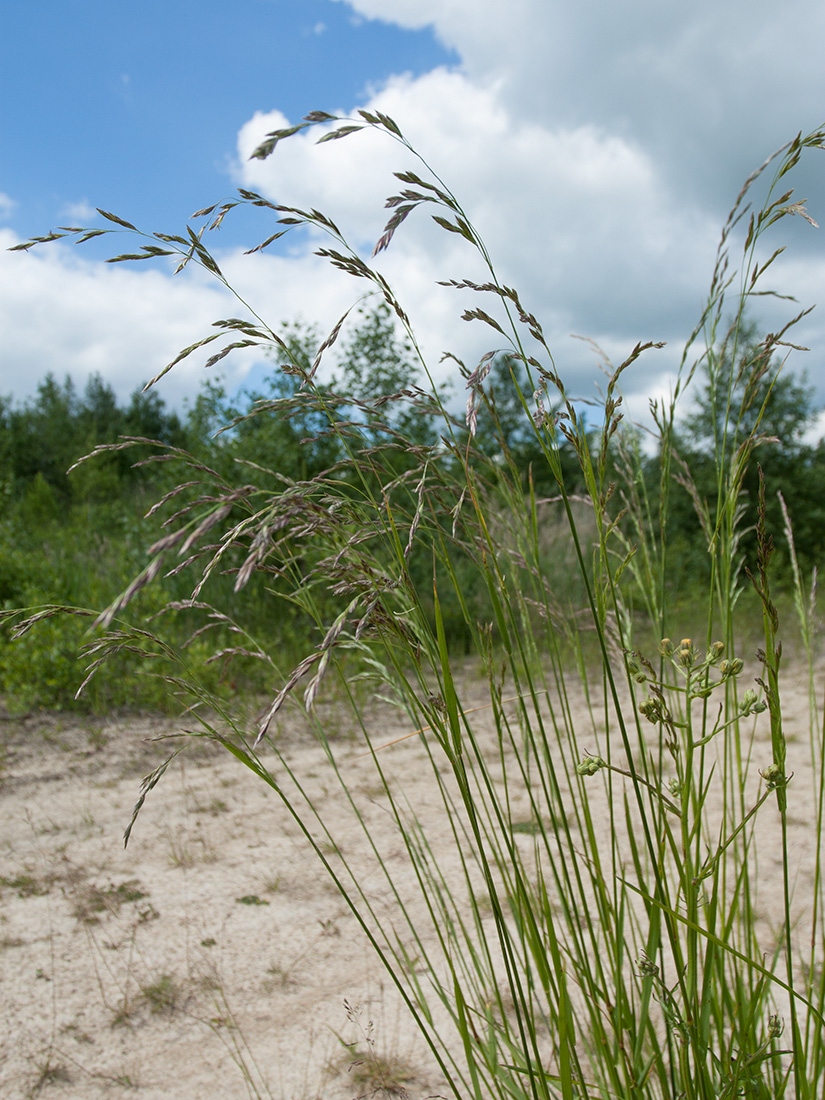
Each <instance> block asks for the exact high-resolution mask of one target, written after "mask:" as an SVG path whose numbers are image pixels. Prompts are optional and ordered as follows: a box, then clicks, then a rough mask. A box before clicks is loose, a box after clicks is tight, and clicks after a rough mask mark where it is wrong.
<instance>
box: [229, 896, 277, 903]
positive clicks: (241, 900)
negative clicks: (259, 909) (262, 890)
mask: <svg viewBox="0 0 825 1100" xmlns="http://www.w3.org/2000/svg"><path fill="white" fill-rule="evenodd" d="M235 901H236V902H237V903H238V905H269V902H268V901H267V900H266V898H259V897H258V895H257V894H244V896H243V897H242V898H235Z"/></svg>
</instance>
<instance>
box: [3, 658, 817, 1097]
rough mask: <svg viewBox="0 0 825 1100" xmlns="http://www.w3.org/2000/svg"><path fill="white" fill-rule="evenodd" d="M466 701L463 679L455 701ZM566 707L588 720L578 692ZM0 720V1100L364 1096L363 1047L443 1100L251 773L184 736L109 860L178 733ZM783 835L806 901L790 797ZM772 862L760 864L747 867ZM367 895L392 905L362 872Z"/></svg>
mask: <svg viewBox="0 0 825 1100" xmlns="http://www.w3.org/2000/svg"><path fill="white" fill-rule="evenodd" d="M790 685H791V686H790V690H787V691H786V695H785V698H786V699H787V700H789V701H791V702H793V701H796V703H797V704H798V705H796V706H790V708H789V710H788V712H787V714H786V722H787V726H788V734H789V737H790V738H791V739H792V744H793V740H794V739H796V740H797V741H798V742H799V743H800V746H801V748H800V751H802V749H803V748H804V741H806V740H807V732H806V731H807V715H806V709H805V704H806V688H805V683H804V681H803V679H802V678H801V675H800V677H799V678H798V679H797V680H796V681H793V680H792V681H790ZM484 701H485V695H484V685H483V684H482V683H481V681H480V680H478V679H475V680H471V681H470V682H469V684H468V687H467V691H466V694H465V705H469V706H471V705H473V704H474V703H482V702H484ZM571 705H572V707H573V711H574V714H576V713H579V714H580V715H581V716H582V720H584V716H585V715H586V709H585V707H584V699H583V697H582V698H577V697H574V698H573V700H572V703H571ZM576 708H578V710H576ZM480 720H481V721H483V714H482V716H481V717H480ZM325 721H326V725H327V728H328V729H329V731H330V732H331V733H334V734H335V735H336V745H337V749H336V755H337V758H338V760H339V763H340V766H341V767H342V768H343V769H347V777H348V781H349V782H350V784H351V785H352V787H353V789H355V790H358V791H359V792H360V793H361V795H362V796H363V798H364V800H365V805H367V806H368V807H371V810H370V812H373V814H374V816H373V818H372V819H371V827H373V828H376V829H381V828H383V829H384V830H385V832H386V833H387V838H388V839H387V845H388V847H387V849H386V851H387V853H388V858H389V859H390V860H392V859H397V861H398V868H399V875H402V876H403V875H404V874H406V873H408V871H407V870H406V868H405V867H404V866H403V860H404V853H403V850H402V848H401V845H400V843H398V844H396V847H397V849H398V850H397V851H395V850H394V849H393V844H394V843H396V842H395V841H394V840H393V829H394V825H393V823H392V819H391V817H390V815H389V814H388V813H387V812H386V808H385V807H383V806H382V804H381V792H380V788H376V779H375V774H374V771H373V765H372V763H371V761H370V759H369V758H368V757H366V758H365V757H364V755H363V749H364V745H363V740H362V737H361V735H360V734H359V733H358V731H356V730H355V729H354V728H353V726H352V723H351V720H349V719H341V718H336V712H335V710H334V709H330V710H329V712H328V714H327V716H326V719H325ZM369 722H370V725H371V728H373V729H374V730H375V731H378V733H380V736H381V737H382V738H385V739H386V740H392V739H393V737H395V736H400V735H402V734H404V733H406V732H408V731H409V724H408V722H407V720H406V719H405V718H404V717H403V715H400V714H399V713H398V712H397V711H394V710H392V709H391V708H389V707H388V706H387V707H385V706H382V705H380V704H375V705H374V706H373V707H372V708H371V709H370V714H369ZM0 726H2V729H0V736H2V738H3V748H2V753H3V755H2V771H0V775H1V776H2V787H0V798H2V805H3V813H2V819H0V994H1V996H0V1097H3V1098H12V1097H21V1098H23V1097H28V1096H34V1095H39V1094H42V1095H44V1096H48V1097H54V1098H58V1097H63V1096H66V1097H78V1098H90V1100H91V1098H97V1097H104V1096H105V1097H114V1096H130V1097H131V1096H134V1097H137V1098H146V1100H152V1098H155V1097H158V1098H159V1097H169V1098H172V1100H174V1098H181V1100H184V1098H195V1097H198V1098H201V1097H209V1098H221V1100H234V1098H236V1097H237V1098H238V1100H241V1098H244V1097H246V1096H253V1097H272V1098H277V1100H282V1098H283V1100H313V1098H316V1097H321V1096H323V1097H330V1098H337V1097H342V1098H343V1097H356V1096H359V1095H374V1094H376V1084H375V1082H374V1081H373V1082H371V1083H369V1082H368V1083H364V1082H362V1081H360V1080H359V1068H358V1065H357V1062H358V1060H359V1057H361V1058H363V1055H364V1053H365V1052H366V1053H369V1051H370V1050H372V1051H374V1052H375V1053H376V1054H377V1055H378V1056H380V1057H381V1058H382V1059H384V1060H385V1061H386V1062H387V1064H388V1066H389V1067H390V1070H391V1072H392V1074H393V1080H394V1081H395V1082H397V1083H398V1084H399V1085H401V1084H404V1085H405V1086H406V1088H407V1089H408V1091H409V1094H410V1096H411V1097H425V1096H433V1095H438V1094H439V1090H440V1082H439V1079H438V1076H437V1074H434V1073H433V1071H432V1069H431V1067H430V1065H429V1062H428V1056H427V1052H426V1050H425V1049H424V1047H423V1044H422V1043H421V1041H420V1039H419V1038H418V1037H417V1035H416V1033H415V1031H414V1029H413V1028H411V1027H410V1024H409V1022H408V1019H407V1017H406V1015H405V1013H404V1012H403V1011H402V1009H401V1008H399V1007H398V1005H397V1003H396V1000H395V998H394V996H392V995H391V992H390V991H389V990H388V986H387V980H386V977H385V975H384V974H383V972H382V970H381V967H380V966H379V964H378V963H377V962H376V961H375V959H374V958H373V956H372V953H371V950H370V948H369V947H368V946H367V945H366V944H365V942H364V938H363V936H362V934H361V933H360V931H359V929H358V927H357V925H356V922H355V919H354V918H353V916H352V915H351V914H350V913H349V911H348V910H347V907H346V905H345V904H344V903H343V902H342V900H341V899H340V897H339V896H338V894H337V893H336V891H335V889H334V888H333V886H332V884H331V883H330V881H329V879H328V877H327V876H326V875H325V873H324V872H323V870H322V869H321V868H320V867H319V866H318V865H317V863H316V861H315V860H314V857H313V855H312V853H311V852H309V851H308V850H307V846H306V842H305V841H304V839H303V838H302V837H301V835H300V832H299V830H298V828H297V826H296V824H295V822H294V821H293V820H292V819H291V818H290V816H289V814H288V812H287V811H286V809H285V808H284V807H283V805H281V804H280V803H279V801H278V799H277V798H276V797H274V796H273V794H272V792H271V791H269V790H268V789H267V788H266V786H265V785H264V784H263V783H262V782H261V781H260V780H259V779H257V778H256V777H255V776H254V775H252V774H251V773H250V772H249V771H247V770H246V769H245V768H244V767H242V766H241V765H239V764H238V762H237V761H235V760H234V759H233V758H232V757H230V756H229V755H228V754H227V753H226V752H225V751H223V750H222V749H220V748H219V747H216V746H214V745H211V744H209V743H208V742H203V741H199V742H198V743H197V744H196V745H195V746H194V747H193V748H192V749H191V750H189V751H187V752H185V753H183V754H182V755H181V756H180V757H179V758H178V759H177V760H176V761H175V762H174V763H173V764H172V765H171V766H170V768H169V770H168V772H167V774H166V775H165V776H164V777H163V778H162V779H161V781H160V783H159V785H158V786H157V787H156V788H155V789H154V790H153V791H151V792H150V793H149V795H148V797H147V801H146V805H145V807H144V810H143V812H142V814H141V816H140V818H139V820H138V823H137V825H136V827H135V830H134V833H133V837H132V840H131V842H130V844H129V847H128V848H127V849H126V850H125V851H124V848H123V844H122V839H121V838H122V834H123V830H124V827H125V826H126V824H127V822H128V820H129V817H130V814H131V810H132V807H133V805H134V803H135V799H136V797H137V793H138V790H139V785H140V780H141V778H142V777H143V776H144V775H146V774H147V773H149V772H151V771H152V769H153V768H154V767H155V766H156V765H157V763H159V762H160V761H161V760H162V759H163V757H164V756H165V755H167V754H168V748H169V742H168V741H165V742H158V741H156V740H152V739H153V738H157V737H158V736H159V735H162V734H168V733H170V732H173V731H174V729H175V726H174V723H170V722H167V721H161V720H159V719H153V718H147V717H136V718H123V717H121V718H117V719H113V720H111V721H101V720H88V721H85V722H84V721H79V720H78V719H77V718H72V719H63V720H61V719H59V718H56V717H54V716H52V717H47V716H44V717H42V718H41V717H30V718H28V719H25V720H17V721H12V720H9V719H5V720H3V721H2V723H0ZM279 736H280V739H281V741H280V742H279V743H282V744H283V745H284V746H285V751H287V752H288V753H289V756H290V759H291V760H292V761H294V763H295V766H296V767H297V768H298V769H300V771H301V774H303V775H305V776H306V777H307V783H308V785H309V790H310V792H311V794H312V796H313V797H314V798H317V799H318V800H319V802H323V800H324V799H326V798H327V797H328V796H329V789H328V785H327V783H328V780H327V779H326V778H325V776H326V775H327V774H328V764H327V762H326V761H325V759H324V756H323V754H322V753H321V751H320V750H319V748H318V746H317V745H316V744H315V742H314V741H313V740H312V739H311V738H309V737H308V736H307V735H306V731H305V730H302V729H301V728H300V726H299V725H298V724H295V725H294V726H292V725H290V723H289V722H284V723H282V726H281V731H280V734H279ZM173 744H174V743H173ZM391 754H392V755H391V757H390V756H388V757H387V759H388V760H389V759H392V760H393V762H394V763H393V764H392V765H391V767H390V771H392V768H393V767H395V768H397V769H398V773H399V775H401V776H402V777H403V782H404V788H405V793H406V794H407V795H408V796H409V798H410V800H411V802H412V804H413V805H415V806H416V807H417V809H418V810H419V812H423V813H424V814H425V815H426V811H427V807H428V804H429V803H430V802H431V801H432V803H433V805H435V801H434V792H433V782H432V777H431V774H430V772H429V771H428V768H427V765H426V762H425V759H424V754H423V750H422V749H421V747H420V746H419V745H418V743H417V741H415V740H412V741H407V742H405V743H404V744H403V745H402V746H397V747H396V748H394V749H392V750H391ZM791 763H792V761H791ZM792 766H793V765H792ZM329 797H331V796H329ZM800 797H801V796H800ZM335 812H336V811H335V806H334V804H333V803H332V802H331V803H330V813H331V814H332V815H333V819H334V815H335ZM342 820H343V819H342ZM792 826H793V829H794V836H793V846H794V851H795V859H796V860H797V864H798V868H799V874H800V876H801V883H800V897H802V898H803V899H804V895H805V888H806V886H805V884H806V883H807V882H809V881H810V876H811V873H812V859H813V838H812V836H811V817H810V811H809V810H808V809H806V808H805V807H804V806H803V805H802V803H801V802H797V803H795V806H794V815H793V816H792ZM432 829H433V836H434V837H435V838H436V839H437V838H438V837H439V835H441V834H440V833H439V829H441V830H442V831H443V834H444V837H445V838H446V839H445V842H448V837H449V831H448V829H447V827H446V823H444V822H442V823H441V824H440V825H439V821H438V819H437V817H436V819H435V820H434V821H433V822H432ZM528 839H529V838H528ZM361 867H362V868H363V872H362V873H364V874H365V875H366V876H367V881H369V875H370V868H369V863H368V862H363V863H362V864H361ZM778 868H779V863H778V861H777V860H776V859H775V858H771V857H769V859H768V863H767V865H765V864H763V866H762V868H761V869H760V874H762V875H768V876H770V875H776V874H777V871H778ZM769 885H770V883H769ZM375 889H376V902H377V904H379V905H380V904H385V905H386V906H390V905H391V904H392V899H391V898H390V897H386V898H382V896H381V890H382V889H384V890H385V887H383V886H382V885H381V884H380V883H379V882H378V880H377V879H376V885H375ZM768 916H769V917H770V914H769V915H768ZM344 1044H355V1045H352V1046H345V1045H344ZM370 1044H372V1045H370ZM348 1051H349V1052H350V1053H348ZM353 1062H355V1063H356V1065H355V1066H353V1065H352V1063H353ZM378 1084H379V1085H380V1082H379V1083H378ZM389 1094H391V1093H381V1092H380V1091H379V1092H378V1095H389Z"/></svg>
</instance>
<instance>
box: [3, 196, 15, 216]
mask: <svg viewBox="0 0 825 1100" xmlns="http://www.w3.org/2000/svg"><path fill="white" fill-rule="evenodd" d="M16 205H17V203H16V202H15V201H14V199H12V198H10V196H9V195H6V194H4V193H3V192H2V191H0V218H8V217H9V216H10V215H11V212H12V210H14V208H15V206H16Z"/></svg>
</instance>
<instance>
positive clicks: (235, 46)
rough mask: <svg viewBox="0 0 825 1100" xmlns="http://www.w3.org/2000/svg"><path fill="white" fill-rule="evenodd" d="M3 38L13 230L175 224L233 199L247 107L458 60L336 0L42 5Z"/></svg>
mask: <svg viewBox="0 0 825 1100" xmlns="http://www.w3.org/2000/svg"><path fill="white" fill-rule="evenodd" d="M4 35H5V37H6V43H5V48H4V50H3V63H2V65H0V96H2V103H3V104H4V105H5V107H4V109H3V112H2V115H0V148H1V149H3V150H4V151H5V152H4V154H3V159H2V184H1V185H0V190H2V191H3V192H4V193H5V194H7V195H10V196H14V199H15V202H16V206H15V207H14V209H13V211H12V212H11V216H10V217H9V218H7V219H6V224H8V225H10V226H11V227H12V228H14V229H15V230H16V231H18V232H19V233H20V234H21V235H22V236H29V235H33V234H35V233H38V232H39V231H40V230H41V229H42V227H44V226H46V227H50V226H52V225H55V224H57V223H58V222H59V221H60V220H61V219H64V218H65V217H66V213H67V212H68V211H71V210H72V208H79V209H80V210H82V208H83V207H84V206H87V207H92V208H93V207H95V206H101V207H103V208H105V209H110V210H117V211H120V212H122V213H123V212H131V213H130V214H127V215H126V216H128V217H130V218H131V217H132V215H134V217H136V218H137V217H139V218H140V220H141V222H142V224H145V225H147V226H148V227H149V228H153V229H157V228H170V227H175V226H176V225H178V224H179V223H180V222H181V221H182V220H183V219H185V218H186V217H188V215H189V214H191V213H192V212H193V210H194V208H195V206H197V205H204V204H206V202H207V201H208V200H213V199H215V198H217V197H220V196H221V195H223V194H228V193H231V191H232V187H231V183H230V180H229V174H228V166H229V162H230V160H231V158H232V156H233V155H234V152H235V150H234V142H235V136H236V133H237V130H238V128H239V126H240V125H241V124H242V123H243V122H244V121H246V119H247V118H249V117H250V116H251V115H252V114H253V113H254V112H255V111H269V110H273V109H278V110H280V111H282V112H284V113H285V114H286V115H287V116H289V117H290V118H296V119H297V118H300V117H301V116H302V115H304V114H306V113H307V112H308V111H310V110H314V109H326V110H330V111H335V110H340V109H344V110H346V109H349V108H350V107H351V106H352V105H353V104H355V103H357V102H359V98H363V97H364V95H365V90H366V88H367V86H368V84H370V83H374V84H377V85H380V84H383V83H384V82H385V81H386V80H387V79H388V78H389V77H390V76H391V75H392V74H393V73H394V72H405V71H411V72H413V73H420V72H426V71H428V70H429V69H431V68H433V67H435V66H436V65H438V64H444V63H448V64H449V63H450V61H451V60H454V59H455V55H454V54H453V53H452V52H451V51H449V50H447V49H445V48H443V47H441V46H439V44H438V43H437V42H436V40H435V38H434V35H433V33H432V30H431V29H425V30H417V31H409V30H402V29H401V28H399V27H397V26H393V25H391V24H388V23H384V22H379V21H376V20H366V19H364V18H363V17H359V16H358V15H357V13H355V12H353V11H352V10H351V9H350V8H348V7H347V6H346V5H345V4H342V3H335V2H333V0H235V2H233V4H232V5H231V6H230V5H226V4H224V3H214V2H210V0H171V2H169V0H166V2H161V0H114V2H113V0H96V2H95V0H79V2H71V3H67V2H66V0H38V3H36V4H21V5H16V6H15V7H14V9H13V11H12V12H11V13H7V15H6V17H5V18H4ZM193 204H194V205H193ZM227 235H234V234H232V233H231V232H230V234H227Z"/></svg>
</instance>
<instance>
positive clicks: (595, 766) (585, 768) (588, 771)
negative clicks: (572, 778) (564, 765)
mask: <svg viewBox="0 0 825 1100" xmlns="http://www.w3.org/2000/svg"><path fill="white" fill-rule="evenodd" d="M606 767H607V761H605V760H602V758H601V757H600V756H583V757H582V759H581V760H580V761H579V763H578V764H577V765H576V772H577V773H578V774H579V775H595V774H596V772H598V771H601V769H602V768H606Z"/></svg>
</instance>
